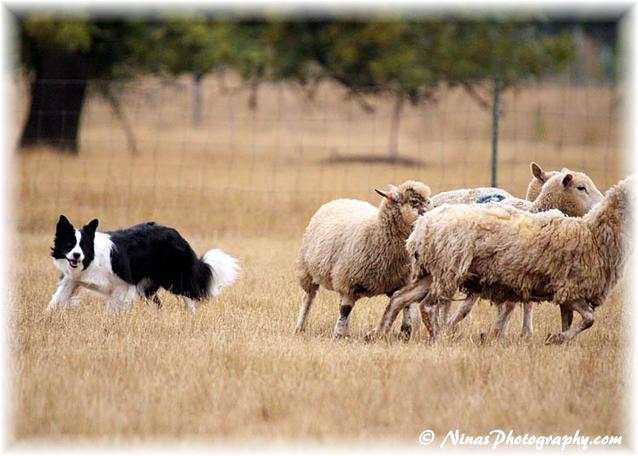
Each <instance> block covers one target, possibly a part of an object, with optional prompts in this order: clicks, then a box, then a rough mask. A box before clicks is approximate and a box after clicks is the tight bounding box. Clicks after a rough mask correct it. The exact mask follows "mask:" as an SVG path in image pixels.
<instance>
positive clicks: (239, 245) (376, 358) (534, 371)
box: [9, 79, 629, 447]
mask: <svg viewBox="0 0 638 456" xmlns="http://www.w3.org/2000/svg"><path fill="white" fill-rule="evenodd" d="M180 84H183V86H177V87H175V86H174V85H161V84H160V83H158V82H157V81H151V82H148V81H143V82H138V83H137V85H134V86H133V87H132V88H129V89H127V91H125V92H124V93H125V95H124V103H123V106H124V108H125V112H126V113H127V115H128V116H129V122H130V123H131V125H132V127H133V130H134V131H135V133H136V138H137V140H138V152H137V154H135V155H133V154H131V153H130V152H129V151H127V148H126V143H125V140H124V137H123V136H122V132H121V128H120V126H119V123H118V121H117V119H115V118H114V116H113V114H112V113H111V112H110V111H109V108H108V105H106V104H104V102H103V101H101V100H99V99H97V98H91V99H90V100H89V103H88V105H87V111H86V113H85V114H84V117H83V126H82V128H83V130H82V137H81V149H80V153H79V154H78V155H77V156H72V155H60V154H56V153H54V152H52V151H49V150H32V151H24V153H18V154H15V155H14V157H13V158H12V159H11V170H12V173H11V174H12V184H13V187H12V188H13V202H14V213H15V214H16V216H15V220H13V229H12V240H11V245H13V246H17V245H19V246H20V252H19V255H17V254H16V255H11V256H10V258H12V260H10V261H11V271H12V272H11V276H10V281H11V284H12V289H13V291H12V293H11V296H10V312H9V328H10V332H9V335H10V340H9V346H10V355H11V369H10V372H11V380H12V382H11V388H10V396H11V415H10V416H11V423H12V436H13V439H14V440H16V441H22V442H24V441H40V440H46V441H50V440H52V439H53V440H59V441H77V440H78V439H86V438H88V439H95V440H98V441H108V442H111V441H131V440H133V441H148V440H150V439H155V438H169V439H184V438H186V437H188V438H192V439H201V440H203V441H205V442H209V443H216V442H221V441H224V442H231V443H239V442H243V443H246V442H251V441H259V440H262V441H263V440H267V441H283V442H288V441H300V442H308V441H314V442H320V443H327V442H354V443H360V444H364V443H370V442H371V441H376V440H389V441H393V442H401V443H404V444H406V445H413V446H415V447H416V446H417V445H418V444H417V437H418V435H419V434H420V433H421V431H423V430H424V429H432V430H434V432H436V433H437V435H441V434H443V433H445V432H447V431H448V430H453V429H459V430H460V431H461V432H464V433H466V434H471V435H480V434H484V433H486V432H489V431H490V430H492V429H495V428H500V429H505V430H509V429H512V430H514V431H515V432H516V433H521V434H524V433H535V434H552V435H556V434H572V433H574V432H575V431H576V430H580V432H581V434H590V435H604V434H619V435H624V433H625V430H626V424H627V423H626V422H627V420H626V410H625V404H626V403H627V391H626V389H625V386H626V382H625V378H626V376H625V362H626V356H627V354H628V344H629V341H628V328H627V325H626V324H625V323H624V320H625V316H626V315H627V304H628V302H627V300H626V295H627V293H626V292H625V291H624V290H625V288H626V286H625V284H621V285H620V286H619V287H618V289H617V290H616V291H615V292H614V293H613V295H612V297H611V298H610V300H609V301H608V302H607V303H606V304H605V305H604V306H603V307H602V308H600V309H599V310H598V311H597V313H596V318H597V319H596V323H595V324H594V326H593V327H592V328H591V329H590V330H588V331H586V332H585V333H583V334H582V335H581V336H579V337H578V338H576V340H574V341H573V342H572V343H569V344H567V345H565V346H559V347H556V346H545V345H543V339H544V337H545V336H546V335H547V333H549V332H550V331H556V330H557V329H558V328H559V326H560V318H559V311H558V309H557V308H556V307H555V306H553V305H552V304H550V303H543V304H539V305H537V306H536V308H535V314H534V315H535V322H534V323H535V333H534V335H533V337H532V338H531V339H530V340H521V339H520V338H519V332H520V311H516V312H515V315H514V318H513V319H512V322H511V323H510V327H509V331H508V333H507V334H506V336H505V337H504V338H503V339H502V340H501V341H498V342H488V343H486V344H480V343H479V337H478V336H479V334H480V332H482V331H485V330H487V329H489V327H490V324H491V323H492V321H493V317H494V309H492V308H491V306H490V305H489V303H487V302H482V303H480V304H479V305H478V306H477V308H476V309H475V310H474V312H473V313H472V314H471V315H470V316H469V317H468V318H467V320H466V321H465V322H463V323H462V325H461V328H460V333H459V336H458V337H457V338H455V339H454V340H448V341H446V342H444V343H442V344H440V345H434V346H432V345H428V344H426V343H425V341H424V337H423V334H422V331H421V330H419V331H418V332H417V334H416V335H415V337H414V338H413V340H412V341H411V342H409V343H403V342H400V341H399V340H395V339H391V340H389V341H384V342H379V343H375V344H367V343H365V342H364V340H363V335H364V334H365V333H366V332H367V330H369V329H370V328H372V327H373V326H374V325H375V324H376V323H377V321H378V319H379V318H380V316H381V313H382V310H383V308H384V306H385V304H386V303H387V298H385V297H378V298H374V299H367V300H361V301H360V302H359V303H358V304H357V306H356V307H355V309H354V312H353V316H352V319H351V332H352V338H351V340H349V341H345V342H337V341H333V340H332V339H331V333H332V328H333V325H334V322H335V319H336V317H337V313H338V300H337V296H336V295H335V294H334V293H332V292H328V291H322V292H320V294H319V298H318V300H317V302H316V304H315V306H314V308H313V310H312V313H311V317H310V323H309V330H308V331H307V334H305V335H303V336H295V335H293V327H294V323H295V319H296V315H297V310H298V305H299V303H300V300H301V290H300V288H299V286H298V284H297V283H296V280H295V276H294V260H295V256H296V253H297V249H298V247H299V243H300V239H301V235H302V233H303V227H304V226H305V223H307V220H308V218H309V217H310V215H311V214H312V213H313V212H314V211H315V210H316V209H317V208H318V207H319V205H320V204H322V203H323V202H325V201H328V200H330V199H333V198H338V197H350V198H359V199H365V200H367V201H370V202H371V203H373V204H377V203H378V198H377V197H376V196H375V194H374V192H373V191H372V189H373V188H374V187H381V188H385V187H387V185H388V184H389V183H399V182H401V181H402V180H405V179H408V178H410V179H418V180H421V181H423V182H425V183H427V184H429V185H430V186H431V187H432V190H433V192H438V191H442V190H448V189H452V188H461V187H470V186H479V185H482V186H487V185H489V153H490V143H489V121H488V119H489V113H486V112H485V111H484V110H482V109H481V108H479V107H477V106H476V105H472V101H471V100H469V98H467V97H466V96H465V95H464V94H463V93H462V92H457V91H447V92H445V93H444V94H443V95H442V97H441V99H440V100H439V103H438V104H437V105H434V106H430V107H426V108H423V109H421V108H418V109H417V108H409V109H408V110H407V111H406V112H405V113H404V118H403V120H402V124H401V125H402V126H401V138H400V150H401V154H403V155H405V156H406V157H410V158H413V159H415V160H419V161H420V164H418V165H415V166H403V165H396V164H392V163H372V162H369V161H366V160H362V161H357V160H352V161H348V160H345V161H343V160H334V158H335V157H343V156H347V157H354V158H356V157H357V156H358V155H362V154H378V155H383V153H384V152H383V151H384V148H385V144H386V136H387V134H386V133H387V130H388V127H387V125H388V120H389V118H388V116H387V115H386V114H387V112H389V110H390V109H391V100H385V99H379V100H372V102H374V103H376V105H375V106H376V107H377V109H376V111H375V112H374V113H372V114H365V113H363V112H362V111H361V110H360V108H359V107H358V104H357V102H356V100H351V99H348V98H346V97H344V96H343V94H341V93H340V92H339V91H338V90H337V88H334V87H330V86H325V87H322V88H320V90H319V91H318V93H317V94H316V95H315V99H314V101H313V100H308V99H307V98H305V97H302V96H300V95H299V94H298V92H297V91H295V90H294V89H292V88H289V87H285V86H284V87H282V86H267V87H263V88H262V89H261V92H260V104H259V105H258V108H257V110H256V111H251V110H249V109H247V108H246V102H245V100H246V97H247V94H246V93H244V92H242V91H240V90H238V89H237V90H235V89H232V88H230V89H229V88H227V87H224V84H223V83H222V82H220V81H218V80H216V79H215V80H210V81H208V83H207V85H206V86H205V93H206V94H207V95H206V99H205V101H206V103H205V105H206V106H207V108H206V110H205V112H204V123H203V125H202V126H200V127H192V126H191V125H190V120H189V116H190V111H189V107H188V106H189V105H188V101H189V99H190V98H189V91H188V85H187V84H186V83H185V82H180ZM233 90H235V91H233ZM18 92H19V91H18ZM615 96H616V95H615V94H612V93H610V92H609V91H608V90H607V89H605V90H602V89H598V88H591V87H589V88H585V89H583V88H573V87H564V86H551V85H549V86H533V87H528V88H525V89H522V90H519V91H517V92H516V93H514V94H506V95H505V96H504V109H505V114H504V118H503V121H502V140H501V155H500V157H499V176H500V180H499V184H500V185H501V186H502V187H503V188H505V189H506V190H508V191H510V192H511V193H514V194H516V195H518V196H524V190H525V187H526V184H527V182H528V180H529V168H528V166H529V162H530V161H531V160H537V161H538V162H540V163H541V164H542V165H543V166H545V167H546V168H547V169H555V168H560V167H563V166H568V167H571V168H573V169H578V170H582V171H585V172H588V173H590V175H591V176H592V178H593V179H594V181H595V182H596V183H597V184H598V185H599V188H600V189H601V190H602V191H604V190H606V189H607V188H608V187H609V186H610V185H612V184H613V183H614V182H616V181H617V180H618V179H619V178H620V177H622V176H624V175H625V174H626V172H625V171H624V170H623V169H622V168H621V162H622V153H621V152H620V151H619V147H620V146H619V141H618V136H619V127H618V125H617V124H618V122H619V120H618V119H617V118H616V117H617V115H616V114H615V112H616V109H617V108H615V107H614V103H615V98H614V97H615ZM18 105H19V106H18V107H17V108H16V119H17V122H16V123H17V124H19V120H20V119H21V118H22V117H23V115H24V105H23V104H20V103H18ZM508 110H509V111H508ZM60 213H64V214H66V215H67V216H69V218H70V219H71V221H72V222H74V223H76V224H80V223H86V222H88V221H89V220H90V219H91V218H93V217H98V218H99V219H100V228H101V229H102V230H109V229H115V228H118V227H123V226H127V225H131V224H134V223H137V222H141V221H145V220H149V219H153V220H156V221H157V222H161V223H163V224H166V225H171V226H174V227H176V228H178V229H179V231H180V232H181V233H182V234H183V235H184V236H185V237H186V238H187V239H188V240H189V241H190V242H191V244H192V246H193V248H194V249H195V250H196V251H197V252H198V253H202V252H203V251H204V250H205V249H207V248H212V247H216V248H222V249H224V250H225V251H227V252H229V253H231V254H232V255H234V256H236V257H237V258H239V260H240V262H241V264H242V272H241V277H240V279H239V280H238V282H237V283H236V284H234V285H232V286H231V287H229V288H228V289H226V290H225V291H224V292H223V293H222V295H221V296H220V297H219V298H218V299H215V300H213V301H210V302H207V303H205V304H203V305H201V306H200V307H199V308H198V310H197V312H196V313H195V314H194V315H193V314H190V313H188V312H187V311H185V310H184V309H183V308H182V307H181V305H180V303H179V302H178V300H177V299H175V298H174V297H173V296H172V295H170V294H169V293H167V292H161V294H160V296H161V298H162V300H163V301H164V306H163V308H162V309H161V310H159V311H158V310H157V309H154V308H151V307H150V306H148V305H145V304H144V303H142V302H138V303H136V304H135V305H134V306H132V307H131V308H130V309H128V310H126V311H124V312H121V313H119V314H109V313H107V312H106V310H105V307H104V302H103V301H102V300H101V299H100V298H98V297H95V296H93V295H91V294H88V293H83V294H82V304H81V306H80V307H79V308H77V309H72V310H66V311H56V312H53V313H52V314H50V315H48V314H46V313H45V312H44V308H45V306H46V304H47V302H48V300H49V299H50V297H51V294H52V293H53V292H54V290H55V287H56V279H57V274H56V271H55V270H54V267H53V265H52V264H51V259H50V257H49V247H50V245H51V242H52V237H53V233H54V227H55V222H56V220H57V216H58V215H59V214H60ZM17 258H19V261H17ZM249 438H250V439H253V440H247V439H249Z"/></svg>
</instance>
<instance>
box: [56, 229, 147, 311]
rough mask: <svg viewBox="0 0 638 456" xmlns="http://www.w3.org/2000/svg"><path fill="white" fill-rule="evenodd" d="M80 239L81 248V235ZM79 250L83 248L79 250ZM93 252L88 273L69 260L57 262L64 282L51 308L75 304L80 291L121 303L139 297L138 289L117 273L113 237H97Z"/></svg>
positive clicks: (106, 235)
mask: <svg viewBox="0 0 638 456" xmlns="http://www.w3.org/2000/svg"><path fill="white" fill-rule="evenodd" d="M77 238H78V244H79V242H80V239H79V235H78V236H77ZM76 248H79V247H78V246H76ZM93 248H94V255H95V256H94V258H93V261H92V262H91V263H90V264H89V266H88V267H87V268H86V269H83V268H82V267H77V268H72V267H71V265H70V264H69V262H68V261H67V260H65V259H54V260H53V264H54V265H55V267H56V268H57V269H59V270H60V272H62V280H61V281H60V286H59V288H58V291H56V293H55V294H54V295H53V298H52V299H51V302H50V303H49V307H50V308H53V307H56V306H57V305H59V304H66V303H69V304H73V301H72V300H71V296H72V295H73V293H74V292H75V291H76V290H77V288H78V287H81V288H85V289H87V290H90V291H93V292H95V293H98V294H100V295H102V296H105V297H106V298H107V299H108V298H111V299H117V301H122V300H124V301H126V300H130V299H133V298H134V297H135V292H136V288H135V286H133V285H130V284H128V283H126V282H125V281H124V280H122V279H121V278H119V277H118V276H117V275H116V274H115V273H114V272H113V267H112V265H111V251H112V249H113V248H114V245H113V242H111V239H110V236H109V235H108V234H105V233H99V232H98V233H95V240H94V244H93ZM71 252H73V250H72V251H71Z"/></svg>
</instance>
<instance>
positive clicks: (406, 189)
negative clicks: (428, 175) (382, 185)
mask: <svg viewBox="0 0 638 456" xmlns="http://www.w3.org/2000/svg"><path fill="white" fill-rule="evenodd" d="M375 191H376V192H377V193H378V194H379V195H381V196H382V197H384V198H385V200H386V201H385V202H384V203H383V204H385V205H386V207H390V208H396V210H398V211H399V213H400V214H401V217H402V218H403V221H404V222H405V223H406V224H407V225H412V224H413V223H414V221H415V220H416V219H417V218H418V217H419V215H422V214H424V213H425V212H426V211H429V210H430V209H432V202H431V201H430V194H431V191H430V187H428V186H427V185H425V184H423V183H421V182H416V181H405V182H404V183H402V184H401V185H399V186H394V185H390V189H389V190H388V191H387V192H384V191H382V190H378V189H375Z"/></svg>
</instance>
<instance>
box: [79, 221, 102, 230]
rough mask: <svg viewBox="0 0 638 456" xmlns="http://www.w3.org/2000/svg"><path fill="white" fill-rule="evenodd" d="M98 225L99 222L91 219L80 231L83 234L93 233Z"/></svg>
mask: <svg viewBox="0 0 638 456" xmlns="http://www.w3.org/2000/svg"><path fill="white" fill-rule="evenodd" d="M98 223H100V222H98V220H97V219H93V220H91V221H90V222H89V223H88V224H87V225H84V228H82V231H84V232H85V233H95V230H97V225H98Z"/></svg>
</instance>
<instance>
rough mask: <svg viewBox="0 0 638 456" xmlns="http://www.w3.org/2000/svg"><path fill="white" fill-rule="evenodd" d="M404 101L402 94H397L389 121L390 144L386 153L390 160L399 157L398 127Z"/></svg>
mask: <svg viewBox="0 0 638 456" xmlns="http://www.w3.org/2000/svg"><path fill="white" fill-rule="evenodd" d="M404 100H405V97H404V96H403V94H402V93H401V92H397V97H396V100H395V102H394V109H393V110H392V119H390V142H389V144H388V153H389V154H390V157H391V158H392V159H396V158H397V157H398V156H399V126H400V122H401V112H402V111H403V102H404Z"/></svg>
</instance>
